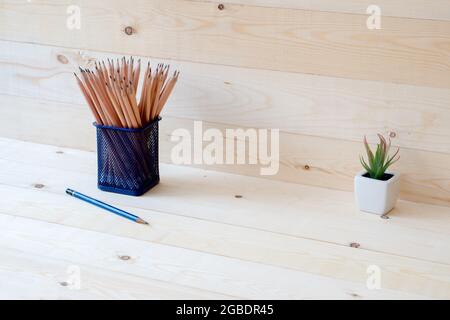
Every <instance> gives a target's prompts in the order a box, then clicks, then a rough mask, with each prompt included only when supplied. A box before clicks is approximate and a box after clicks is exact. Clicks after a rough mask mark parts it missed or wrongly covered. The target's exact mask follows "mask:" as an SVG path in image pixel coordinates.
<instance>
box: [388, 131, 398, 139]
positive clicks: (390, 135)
mask: <svg viewBox="0 0 450 320" xmlns="http://www.w3.org/2000/svg"><path fill="white" fill-rule="evenodd" d="M389 137H391V138H395V137H397V133H395V132H394V131H391V132H389Z"/></svg>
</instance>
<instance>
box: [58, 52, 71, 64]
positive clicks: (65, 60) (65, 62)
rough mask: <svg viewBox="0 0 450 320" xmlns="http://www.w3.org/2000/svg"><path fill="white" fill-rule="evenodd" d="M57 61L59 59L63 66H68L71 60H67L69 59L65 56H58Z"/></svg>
mask: <svg viewBox="0 0 450 320" xmlns="http://www.w3.org/2000/svg"><path fill="white" fill-rule="evenodd" d="M56 59H58V61H59V62H61V63H62V64H68V63H69V59H67V57H66V56H65V55H63V54H58V55H57V56H56Z"/></svg>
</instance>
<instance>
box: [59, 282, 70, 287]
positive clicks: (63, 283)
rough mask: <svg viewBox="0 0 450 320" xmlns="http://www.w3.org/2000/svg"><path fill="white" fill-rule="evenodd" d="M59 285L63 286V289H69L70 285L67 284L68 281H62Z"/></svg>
mask: <svg viewBox="0 0 450 320" xmlns="http://www.w3.org/2000/svg"><path fill="white" fill-rule="evenodd" d="M59 285H60V286H62V287H67V286H68V285H69V283H68V282H66V281H62V282H60V283H59Z"/></svg>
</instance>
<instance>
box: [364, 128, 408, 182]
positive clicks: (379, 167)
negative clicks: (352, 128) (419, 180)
mask: <svg viewBox="0 0 450 320" xmlns="http://www.w3.org/2000/svg"><path fill="white" fill-rule="evenodd" d="M378 138H379V139H380V142H379V143H378V144H377V148H376V151H375V154H374V153H373V152H372V150H371V148H370V146H369V143H368V142H367V137H366V136H364V141H363V142H364V147H365V149H366V153H367V159H368V161H367V162H366V160H365V159H364V157H363V156H360V162H361V165H362V166H363V168H364V169H365V170H366V171H367V173H368V174H369V176H370V177H371V178H373V179H382V178H383V176H384V174H385V172H386V170H387V169H388V168H389V167H390V166H391V165H393V164H394V163H395V162H397V161H398V160H399V159H400V156H398V153H399V151H400V149H399V148H398V149H397V151H396V152H395V153H394V154H393V155H392V156H389V151H390V148H391V140H390V139H388V140H386V138H384V137H383V136H382V135H381V134H378Z"/></svg>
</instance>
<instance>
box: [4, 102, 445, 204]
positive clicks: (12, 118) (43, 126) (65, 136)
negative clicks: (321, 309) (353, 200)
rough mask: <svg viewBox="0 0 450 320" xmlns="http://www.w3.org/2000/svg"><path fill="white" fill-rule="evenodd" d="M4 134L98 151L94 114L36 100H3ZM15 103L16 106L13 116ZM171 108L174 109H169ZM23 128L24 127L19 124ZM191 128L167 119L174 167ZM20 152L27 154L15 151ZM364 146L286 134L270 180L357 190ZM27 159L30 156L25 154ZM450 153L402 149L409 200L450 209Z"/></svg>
mask: <svg viewBox="0 0 450 320" xmlns="http://www.w3.org/2000/svg"><path fill="white" fill-rule="evenodd" d="M1 99H2V101H4V104H2V105H0V117H1V119H4V121H2V123H3V125H2V126H0V136H3V137H9V138H13V139H22V140H27V141H33V142H39V143H48V144H55V145H58V146H63V147H64V146H65V147H73V148H80V149H84V150H91V151H93V150H95V144H96V142H95V129H94V128H93V127H92V124H91V123H92V119H91V117H92V116H91V114H90V111H89V110H88V109H87V107H85V106H76V105H75V106H74V105H71V104H62V103H56V102H48V101H47V102H45V101H38V100H35V99H28V98H18V97H9V96H1ZM10 105H14V106H16V108H17V109H15V111H14V112H13V111H12V110H11V108H10V107H9V106H10ZM169 107H170V106H169ZM17 124H19V125H20V126H18V125H17ZM203 127H204V130H206V129H208V128H217V129H219V130H221V131H222V132H225V130H226V128H236V127H235V126H227V125H223V124H217V123H207V122H205V123H203ZM179 128H185V129H187V130H188V131H189V132H191V134H193V121H192V120H189V119H178V118H171V117H165V118H164V120H163V121H161V123H160V159H161V161H163V162H166V163H171V151H172V147H173V146H174V145H175V144H176V143H175V142H172V141H171V136H172V135H173V131H174V130H176V129H179ZM24 151H25V150H24ZM14 152H22V151H21V150H15V151H14ZM363 152H364V150H363V146H362V144H361V143H356V142H350V141H343V140H336V139H328V138H318V137H311V136H306V135H297V134H289V133H281V134H280V170H279V172H278V174H277V175H274V176H266V178H269V179H276V180H283V181H288V182H294V183H300V184H306V185H314V186H320V187H326V188H333V189H339V190H347V191H351V190H353V177H354V175H355V174H356V173H357V172H358V171H360V170H361V167H360V164H359V161H358V155H360V154H363ZM23 155H24V156H25V157H26V156H27V155H26V153H23ZM449 162H450V155H448V154H444V153H433V152H426V151H418V150H410V149H406V148H403V149H402V159H401V161H400V162H398V163H397V164H396V165H395V167H394V168H395V170H398V171H399V172H401V174H402V193H401V197H402V198H403V199H407V200H411V201H417V202H425V203H432V204H440V205H446V206H449V205H450V168H449V166H448V163H449ZM203 168H205V169H209V170H219V171H225V172H230V173H237V174H244V175H249V176H258V177H259V176H260V166H259V165H204V166H203Z"/></svg>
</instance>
